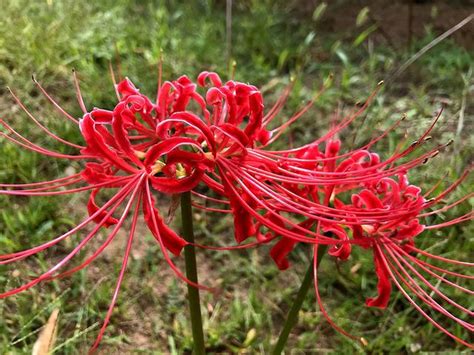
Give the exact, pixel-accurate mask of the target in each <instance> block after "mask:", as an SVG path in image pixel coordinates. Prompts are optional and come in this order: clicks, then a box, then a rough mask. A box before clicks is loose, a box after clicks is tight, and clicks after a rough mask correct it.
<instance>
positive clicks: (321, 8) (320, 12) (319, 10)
mask: <svg viewBox="0 0 474 355" xmlns="http://www.w3.org/2000/svg"><path fill="white" fill-rule="evenodd" d="M327 7H328V4H326V3H325V2H322V3H321V4H319V5H318V6H316V8H315V9H314V11H313V20H314V21H318V20H319V19H320V18H321V16H322V15H323V14H324V12H325V11H326V8H327Z"/></svg>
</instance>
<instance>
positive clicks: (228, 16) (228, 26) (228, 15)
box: [225, 0, 232, 64]
mask: <svg viewBox="0 0 474 355" xmlns="http://www.w3.org/2000/svg"><path fill="white" fill-rule="evenodd" d="M225 35H226V40H225V42H226V53H225V58H226V64H229V63H230V58H231V57H232V0H227V2H226V7H225Z"/></svg>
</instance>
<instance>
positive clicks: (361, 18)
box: [356, 6, 370, 27]
mask: <svg viewBox="0 0 474 355" xmlns="http://www.w3.org/2000/svg"><path fill="white" fill-rule="evenodd" d="M369 11H370V9H369V7H368V6H366V7H363V8H362V10H360V11H359V13H358V14H357V19H356V26H357V27H360V26H362V25H363V24H364V23H366V22H367V20H368V19H369Z"/></svg>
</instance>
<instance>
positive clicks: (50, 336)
mask: <svg viewBox="0 0 474 355" xmlns="http://www.w3.org/2000/svg"><path fill="white" fill-rule="evenodd" d="M58 315H59V309H57V308H56V309H55V310H53V312H52V313H51V315H50V316H49V319H48V322H47V323H46V325H45V326H44V328H43V330H42V331H41V333H40V336H39V338H38V340H37V341H36V343H35V345H34V346H33V352H32V355H49V354H51V353H52V352H51V350H53V348H54V343H55V341H56V328H57V324H58Z"/></svg>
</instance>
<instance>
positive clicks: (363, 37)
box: [352, 25, 377, 47]
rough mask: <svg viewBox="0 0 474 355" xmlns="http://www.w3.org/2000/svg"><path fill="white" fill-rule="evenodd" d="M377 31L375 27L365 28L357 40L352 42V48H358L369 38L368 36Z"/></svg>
mask: <svg viewBox="0 0 474 355" xmlns="http://www.w3.org/2000/svg"><path fill="white" fill-rule="evenodd" d="M376 29H377V25H372V26H370V27H369V28H367V29H366V30H365V31H362V33H360V34H359V35H358V36H357V38H356V39H355V40H354V42H353V43H352V45H353V46H354V47H358V46H359V45H360V44H361V43H362V42H364V41H365V40H366V39H367V37H369V35H370V34H371V33H372V32H374V31H375V30H376Z"/></svg>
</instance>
